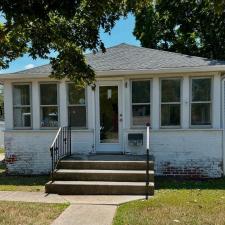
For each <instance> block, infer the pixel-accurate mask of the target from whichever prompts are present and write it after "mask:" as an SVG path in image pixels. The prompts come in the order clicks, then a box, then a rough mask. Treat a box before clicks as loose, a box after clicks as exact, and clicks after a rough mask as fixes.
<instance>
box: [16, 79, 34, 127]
mask: <svg viewBox="0 0 225 225" xmlns="http://www.w3.org/2000/svg"><path fill="white" fill-rule="evenodd" d="M19 85H28V86H29V90H30V96H29V98H30V105H14V95H13V94H14V86H19ZM12 105H13V129H15V130H31V129H32V127H33V126H32V124H33V115H32V83H30V82H24V83H12ZM28 107H30V125H31V126H30V127H16V126H15V125H14V108H28Z"/></svg>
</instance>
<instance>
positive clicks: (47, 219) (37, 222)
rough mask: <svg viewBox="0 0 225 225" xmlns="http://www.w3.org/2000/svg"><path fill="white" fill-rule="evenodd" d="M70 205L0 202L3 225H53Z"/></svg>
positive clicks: (0, 222) (0, 219)
mask: <svg viewBox="0 0 225 225" xmlns="http://www.w3.org/2000/svg"><path fill="white" fill-rule="evenodd" d="M67 207H68V204H44V203H22V202H4V201H3V202H0V212H1V213H0V224H1V225H15V224H23V225H28V224H32V225H48V224H51V223H52V222H53V221H54V220H55V219H56V218H57V217H58V216H59V215H60V214H61V213H62V212H63V211H64V210H65V209H66V208H67Z"/></svg>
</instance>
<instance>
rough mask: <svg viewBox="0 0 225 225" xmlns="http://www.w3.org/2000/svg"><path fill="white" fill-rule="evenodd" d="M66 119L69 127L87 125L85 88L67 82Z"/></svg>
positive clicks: (83, 126)
mask: <svg viewBox="0 0 225 225" xmlns="http://www.w3.org/2000/svg"><path fill="white" fill-rule="evenodd" d="M67 91H68V121H69V124H70V126H71V127H74V128H86V127H87V118H86V117H87V107H86V89H85V88H83V87H80V86H77V85H74V84H73V83H68V86H67Z"/></svg>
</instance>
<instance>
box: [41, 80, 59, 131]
mask: <svg viewBox="0 0 225 225" xmlns="http://www.w3.org/2000/svg"><path fill="white" fill-rule="evenodd" d="M40 107H41V108H40V112H41V127H42V128H54V127H58V126H59V106H58V85H57V84H56V83H41V84H40Z"/></svg>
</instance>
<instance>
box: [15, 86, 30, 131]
mask: <svg viewBox="0 0 225 225" xmlns="http://www.w3.org/2000/svg"><path fill="white" fill-rule="evenodd" d="M13 125H14V127H15V128H31V85H30V84H14V85H13Z"/></svg>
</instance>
